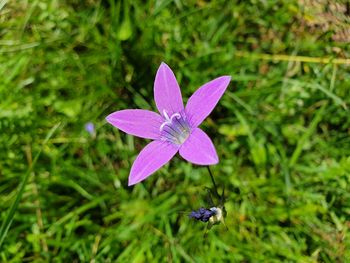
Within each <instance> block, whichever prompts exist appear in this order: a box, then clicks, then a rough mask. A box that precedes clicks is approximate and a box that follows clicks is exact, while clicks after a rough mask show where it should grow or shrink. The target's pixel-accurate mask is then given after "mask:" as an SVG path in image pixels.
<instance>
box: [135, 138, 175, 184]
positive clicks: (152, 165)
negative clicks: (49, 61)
mask: <svg viewBox="0 0 350 263" xmlns="http://www.w3.org/2000/svg"><path fill="white" fill-rule="evenodd" d="M178 149H179V148H178V147H177V146H175V145H173V144H171V143H169V142H164V141H153V142H151V143H149V144H148V145H147V146H146V147H145V148H143V150H142V151H141V152H140V154H139V155H138V156H137V157H136V160H135V161H134V163H133V165H132V167H131V171H130V175H129V186H130V185H133V184H137V183H139V182H141V181H142V180H144V179H146V178H147V177H148V176H150V175H151V174H152V173H154V172H155V171H157V170H158V169H159V168H161V167H162V166H163V165H165V164H166V163H167V162H168V161H170V159H171V158H173V157H174V155H175V154H176V153H177V151H178Z"/></svg>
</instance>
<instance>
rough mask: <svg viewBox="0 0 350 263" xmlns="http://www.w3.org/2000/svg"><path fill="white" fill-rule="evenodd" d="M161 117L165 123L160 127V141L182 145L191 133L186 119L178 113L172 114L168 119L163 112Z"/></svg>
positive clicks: (166, 114)
mask: <svg viewBox="0 0 350 263" xmlns="http://www.w3.org/2000/svg"><path fill="white" fill-rule="evenodd" d="M163 115H164V118H165V121H164V122H163V123H162V125H161V126H160V131H161V138H162V140H164V141H168V142H172V143H175V144H183V143H184V142H185V140H186V139H187V138H188V136H189V135H190V132H191V129H190V125H189V124H188V122H187V120H186V117H185V116H184V115H181V114H180V113H174V114H173V115H171V117H170V118H169V115H168V113H167V112H166V111H165V110H164V111H163Z"/></svg>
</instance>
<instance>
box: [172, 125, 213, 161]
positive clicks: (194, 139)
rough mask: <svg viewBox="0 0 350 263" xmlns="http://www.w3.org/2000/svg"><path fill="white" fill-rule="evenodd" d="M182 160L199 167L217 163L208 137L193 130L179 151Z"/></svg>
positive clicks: (202, 132) (197, 129) (198, 130)
mask: <svg viewBox="0 0 350 263" xmlns="http://www.w3.org/2000/svg"><path fill="white" fill-rule="evenodd" d="M179 153H180V155H181V156H182V158H184V159H185V160H187V161H189V162H191V163H194V164H199V165H211V164H217V163H218V162H219V158H218V155H217V153H216V150H215V147H214V145H213V143H212V141H211V140H210V138H209V136H208V135H207V134H206V133H205V132H204V131H202V130H201V129H199V128H195V129H194V130H193V132H192V133H191V135H190V137H188V139H187V140H186V141H185V142H184V144H182V146H181V147H180V151H179Z"/></svg>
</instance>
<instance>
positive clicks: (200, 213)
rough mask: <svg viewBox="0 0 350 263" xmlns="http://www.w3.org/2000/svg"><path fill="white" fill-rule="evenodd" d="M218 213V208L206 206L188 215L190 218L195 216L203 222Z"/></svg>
mask: <svg viewBox="0 0 350 263" xmlns="http://www.w3.org/2000/svg"><path fill="white" fill-rule="evenodd" d="M214 215H216V210H214V209H213V210H212V208H211V209H206V208H203V207H201V208H199V209H198V210H197V211H192V212H191V213H190V214H189V215H188V216H189V217H190V218H194V219H196V220H200V221H202V222H208V221H209V219H210V218H211V217H212V216H214Z"/></svg>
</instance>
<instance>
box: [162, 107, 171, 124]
mask: <svg viewBox="0 0 350 263" xmlns="http://www.w3.org/2000/svg"><path fill="white" fill-rule="evenodd" d="M163 115H164V117H165V119H166V120H167V121H168V122H169V121H170V123H171V119H170V118H169V115H168V113H167V112H166V110H163Z"/></svg>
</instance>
